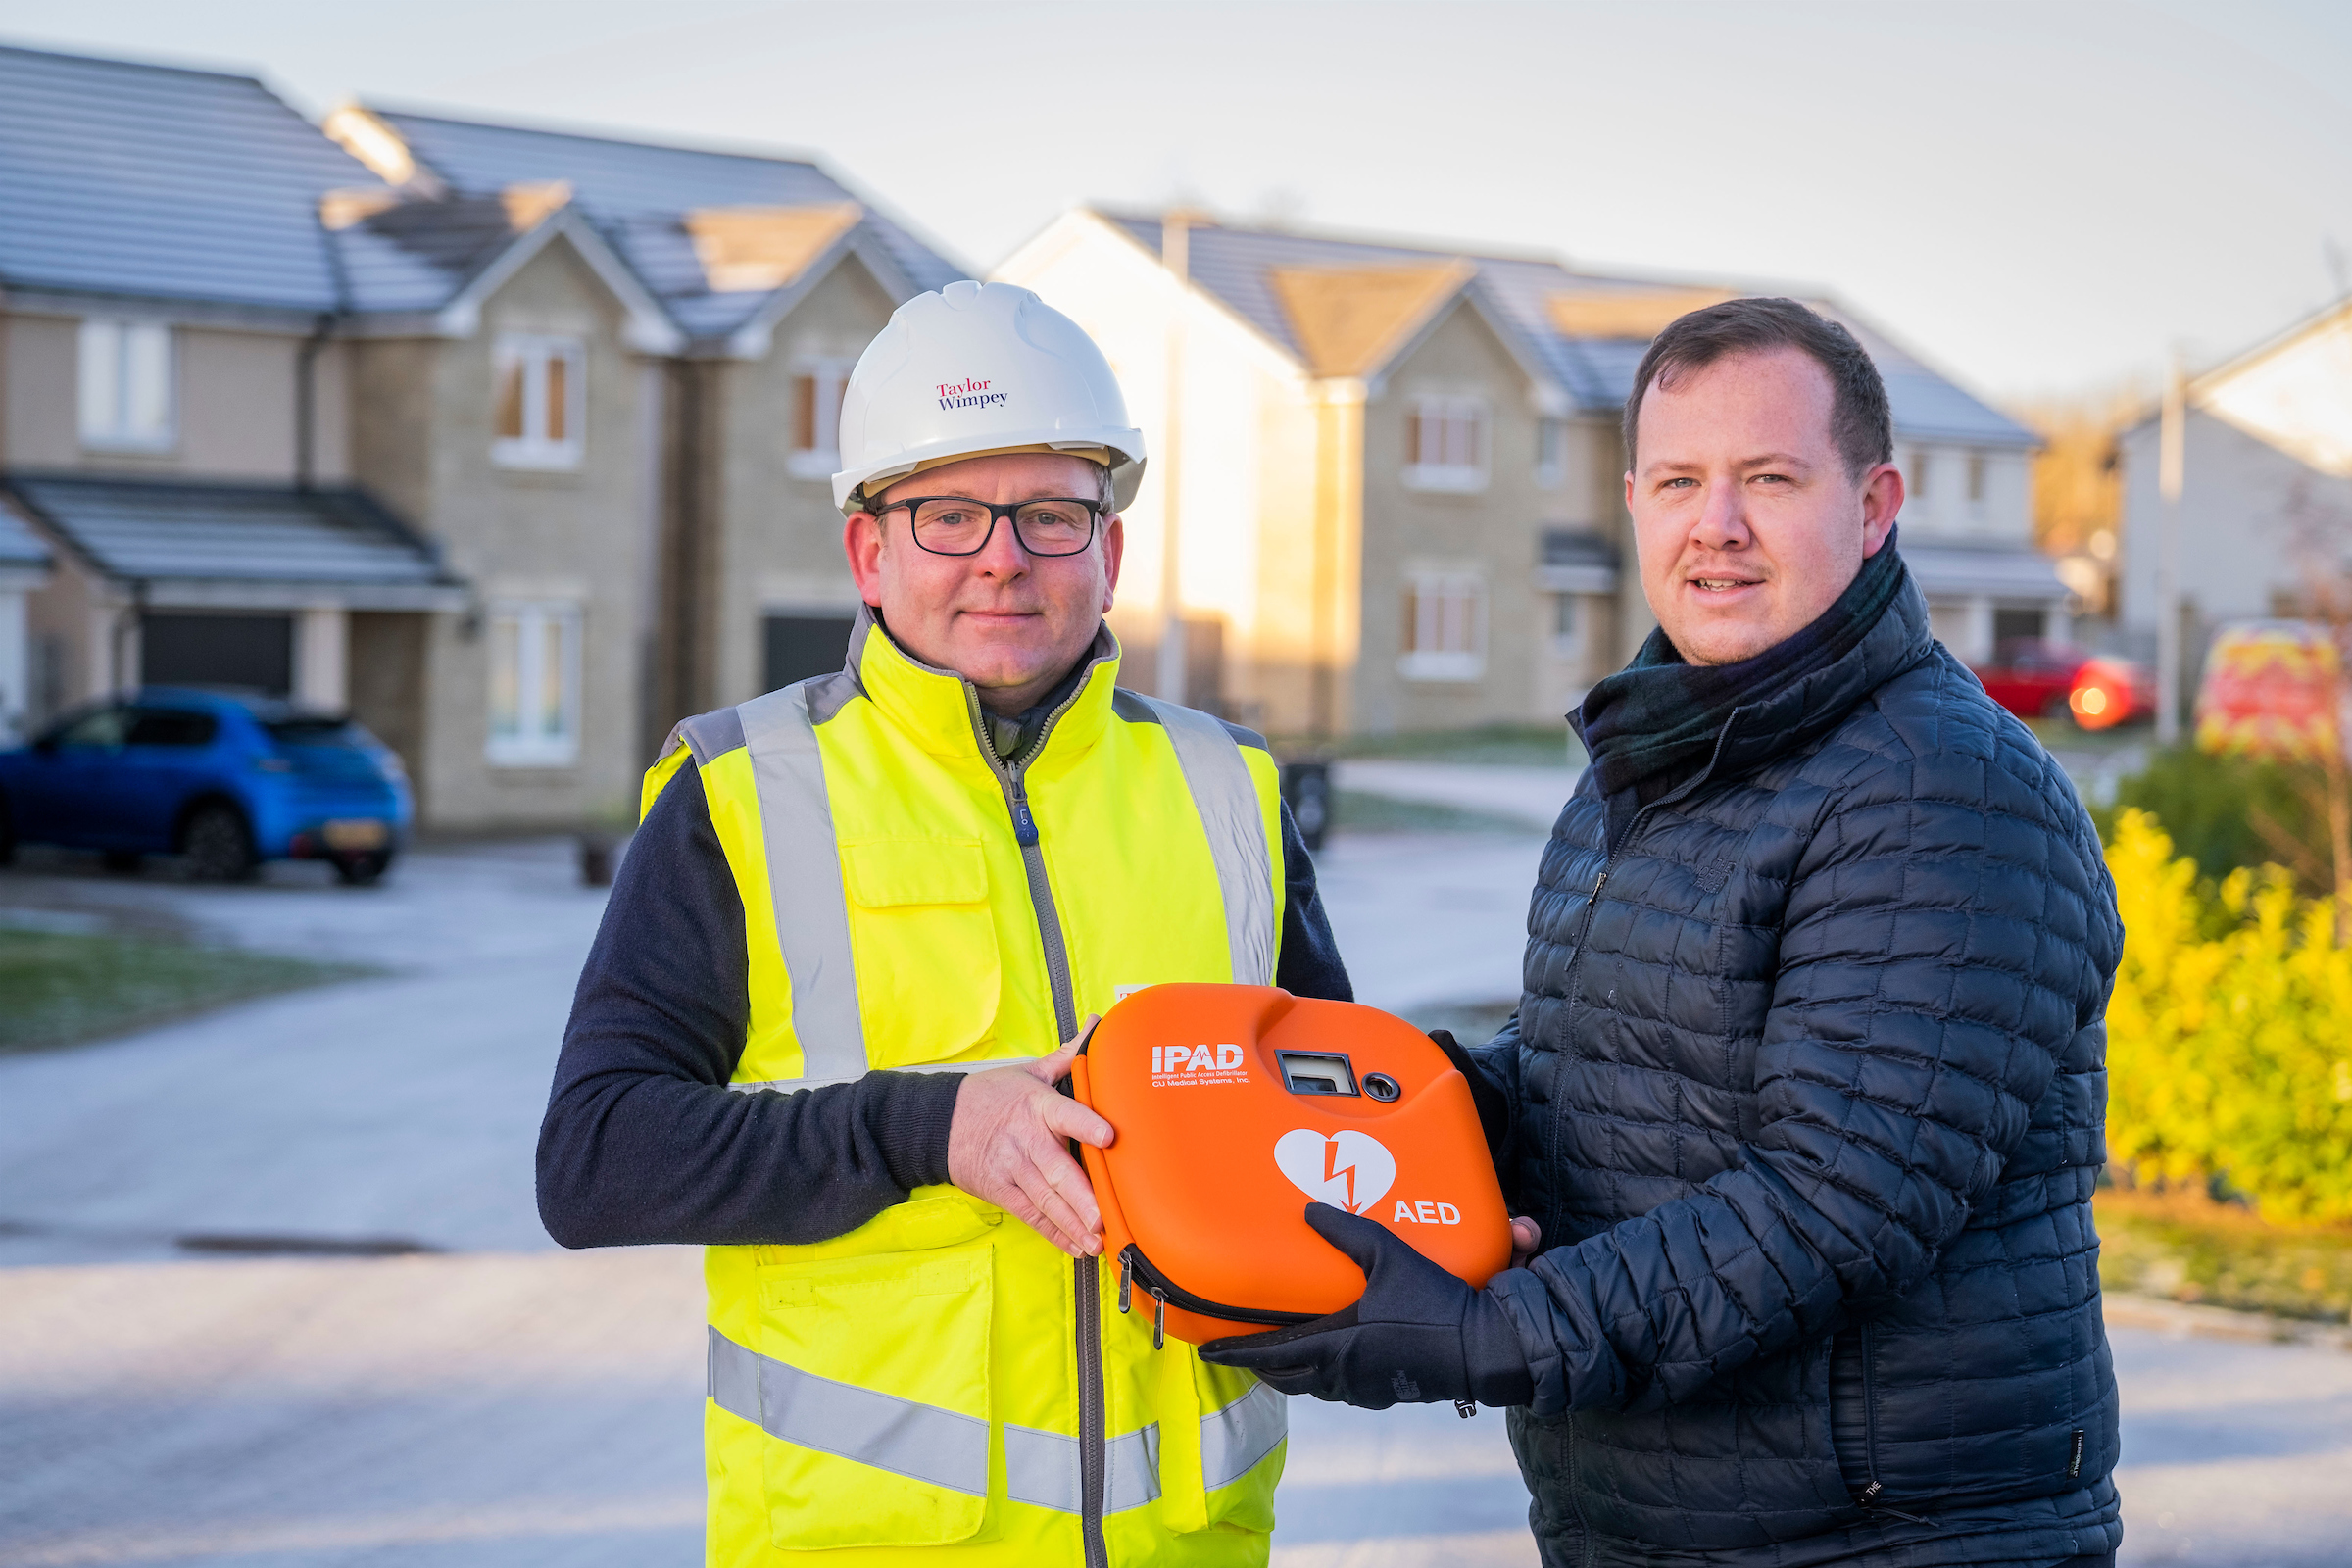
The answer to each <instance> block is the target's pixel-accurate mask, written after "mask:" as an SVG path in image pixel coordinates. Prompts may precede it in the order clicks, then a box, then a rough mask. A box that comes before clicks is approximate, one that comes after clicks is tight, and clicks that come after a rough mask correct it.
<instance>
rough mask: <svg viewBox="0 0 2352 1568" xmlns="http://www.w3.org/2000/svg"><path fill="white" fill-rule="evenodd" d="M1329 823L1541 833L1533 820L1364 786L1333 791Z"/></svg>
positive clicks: (1351, 828)
mask: <svg viewBox="0 0 2352 1568" xmlns="http://www.w3.org/2000/svg"><path fill="white" fill-rule="evenodd" d="M1331 825H1332V827H1333V829H1334V830H1335V831H1340V832H1348V833H1541V832H1543V831H1544V830H1543V829H1542V828H1540V827H1537V826H1535V825H1534V824H1533V823H1529V822H1522V821H1521V820H1519V818H1517V817H1515V816H1504V815H1502V814H1501V813H1499V812H1496V811H1480V810H1474V809H1471V808H1469V807H1466V806H1441V805H1438V804H1437V803H1435V802H1432V801H1400V800H1397V798H1396V797H1395V796H1392V795H1373V794H1371V793H1369V792H1367V791H1364V790H1338V791H1335V792H1334V793H1333V795H1332V809H1331Z"/></svg>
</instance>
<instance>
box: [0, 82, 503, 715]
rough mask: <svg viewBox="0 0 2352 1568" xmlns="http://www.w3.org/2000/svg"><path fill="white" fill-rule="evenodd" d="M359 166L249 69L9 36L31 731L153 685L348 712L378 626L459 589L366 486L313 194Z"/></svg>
mask: <svg viewBox="0 0 2352 1568" xmlns="http://www.w3.org/2000/svg"><path fill="white" fill-rule="evenodd" d="M367 179H368V174H367V172H366V171H365V170H363V169H361V168H360V167H359V166H357V165H356V164H354V163H352V162H351V160H349V159H348V158H346V157H345V156H344V155H343V154H342V153H340V152H338V151H337V150H336V149H335V148H334V147H333V145H332V144H330V143H328V142H326V141H325V140H324V139H322V138H321V137H320V136H319V134H318V132H317V130H316V129H315V128H314V127H312V126H311V125H310V124H309V123H306V122H305V121H304V120H303V119H302V118H301V117H300V116H299V115H296V114H295V113H294V112H293V111H292V110H290V109H288V108H287V107H286V106H285V105H283V104H282V103H280V102H279V101H278V100H277V99H275V98H273V97H272V96H270V93H269V92H268V91H267V90H265V89H264V88H263V87H262V86H261V85H260V84H259V83H258V82H255V81H252V80H250V79H248V78H245V77H239V76H229V75H220V74H215V73H204V72H193V71H176V70H165V69H160V68H155V67H149V66H137V65H126V64H123V63H121V62H116V61H106V60H87V59H79V58H75V57H71V56H64V55H53V54H43V53H36V52H33V51H29V50H21V49H0V212H5V213H6V215H7V219H6V221H4V222H0V509H6V510H9V511H11V512H12V513H13V517H12V518H11V528H12V531H17V530H25V531H30V532H31V533H33V534H34V535H35V536H36V537H37V538H38V539H39V540H40V542H41V546H42V548H43V550H44V551H45V552H46V553H47V554H48V555H49V556H50V558H51V559H52V560H53V563H54V567H53V572H52V575H51V576H50V578H49V580H48V581H47V582H46V583H44V584H43V585H41V586H39V587H36V588H33V589H32V590H31V591H30V593H29V594H28V595H27V596H26V598H25V608H24V614H23V625H24V628H25V638H26V641H27V643H28V647H27V648H26V649H25V653H24V655H23V656H22V660H21V663H22V666H23V667H24V669H25V683H24V690H25V711H26V714H27V718H28V720H29V721H30V722H34V723H38V722H41V721H44V720H46V719H47V718H49V717H51V716H54V715H55V714H56V713H57V712H59V711H61V710H63V709H66V708H68V707H71V706H73V705H75V704H78V703H80V702H82V701H84V700H86V699H89V698H92V697H97V696H101V695H104V694H106V693H110V692H113V691H116V690H119V689H122V688H124V687H127V686H131V685H135V684H138V683H139V682H142V681H148V682H159V681H160V682H170V681H220V682H227V683H232V684H240V685H248V686H254V687H259V688H261V689H264V690H269V691H274V692H277V693H281V694H291V695H295V696H299V697H301V698H303V699H305V700H307V701H310V702H313V703H317V704H319V705H322V706H340V705H342V704H343V703H344V702H345V701H346V700H347V698H348V697H349V696H350V695H351V694H350V693H349V691H348V688H347V685H346V681H347V676H348V671H349V669H350V659H349V645H350V642H351V641H352V640H353V638H354V637H355V636H356V637H358V638H360V639H361V640H365V639H366V638H368V636H369V635H371V633H372V631H373V629H374V617H378V616H399V615H406V614H415V613H424V612H428V611H432V610H452V609H455V608H457V607H459V606H461V605H463V603H464V602H465V591H464V589H463V588H462V586H460V585H459V584H458V583H457V581H456V580H455V579H454V578H453V577H451V576H450V575H449V574H448V573H447V572H446V571H445V570H444V569H443V567H442V565H441V564H440V563H439V561H438V560H437V559H436V557H435V555H434V553H433V551H432V550H431V548H430V547H429V545H427V544H426V543H425V542H424V541H423V540H422V539H420V538H418V537H417V535H415V534H414V533H412V532H410V531H409V530H408V529H407V528H405V527H404V526H402V525H401V524H399V523H397V522H395V521H394V520H393V519H392V518H391V517H390V515H388V514H387V513H385V511H384V510H383V509H382V508H381V507H380V506H378V505H376V504H375V503H374V501H373V499H372V498H370V497H369V496H368V495H367V494H366V493H365V492H364V491H363V490H361V489H360V488H359V487H358V486H357V485H356V484H355V482H354V475H353V468H352V452H351V444H350V440H349V428H350V418H349V382H348V375H347V370H348V361H347V358H346V356H345V355H344V354H343V353H342V351H341V350H340V348H339V347H337V346H336V345H334V344H332V343H331V342H330V341H329V339H328V336H327V328H328V327H329V325H330V324H331V323H332V322H333V321H334V320H335V319H336V316H337V313H338V312H339V311H340V310H341V309H342V306H343V291H342V289H341V287H340V285H339V283H338V280H337V278H336V275H335V268H334V265H333V260H332V257H331V255H330V253H329V251H328V248H327V247H326V246H325V245H324V244H323V243H322V241H321V237H320V231H319V222H318V218H317V211H318V203H319V195H320V193H321V192H323V191H325V190H328V189H330V188H333V187H336V186H338V185H349V184H354V183H357V182H360V181H365V180H367Z"/></svg>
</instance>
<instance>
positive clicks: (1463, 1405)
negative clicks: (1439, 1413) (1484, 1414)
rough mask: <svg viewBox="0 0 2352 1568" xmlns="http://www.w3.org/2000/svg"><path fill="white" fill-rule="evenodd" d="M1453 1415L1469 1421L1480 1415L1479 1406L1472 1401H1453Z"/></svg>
mask: <svg viewBox="0 0 2352 1568" xmlns="http://www.w3.org/2000/svg"><path fill="white" fill-rule="evenodd" d="M1453 1413H1454V1414H1455V1415H1458V1416H1460V1417H1461V1418H1462V1419H1463V1420H1465V1421H1467V1420H1469V1419H1470V1418H1471V1417H1472V1416H1474V1415H1476V1414H1478V1404H1477V1402H1476V1401H1475V1400H1471V1399H1456V1400H1454V1401H1453Z"/></svg>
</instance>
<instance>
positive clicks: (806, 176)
mask: <svg viewBox="0 0 2352 1568" xmlns="http://www.w3.org/2000/svg"><path fill="white" fill-rule="evenodd" d="M324 128H325V130H326V132H327V134H329V135H330V136H333V137H335V138H336V139H337V140H338V141H340V142H341V143H342V144H343V145H344V146H345V147H347V148H349V149H350V150H351V151H352V153H353V154H354V155H355V156H357V157H359V158H361V159H363V160H365V161H366V162H367V163H368V167H369V168H370V169H372V170H374V171H375V172H377V173H378V174H379V175H381V176H382V177H383V178H384V179H385V180H386V181H387V182H388V183H390V184H392V185H394V186H396V187H397V188H399V189H400V190H402V191H403V192H404V193H407V194H409V195H410V196H411V197H412V202H411V203H410V204H409V208H410V209H411V210H414V211H417V212H425V213H429V212H430V211H432V210H433V209H434V207H436V206H437V205H440V204H442V203H445V202H448V201H451V200H462V199H464V198H466V196H467V195H468V193H471V194H473V195H474V196H475V198H476V199H486V198H488V197H490V196H493V195H496V194H497V193H502V192H516V191H534V190H535V191H544V192H549V193H555V192H561V193H562V195H563V197H564V200H565V201H567V203H568V204H569V207H570V210H571V211H573V212H574V213H577V214H579V215H580V216H581V217H582V218H583V219H584V220H585V221H587V222H588V223H589V224H590V225H591V226H592V227H593V228H594V229H595V230H596V231H597V232H598V233H600V234H602V235H603V236H604V237H605V238H606V240H607V242H608V243H609V244H610V246H611V248H612V250H613V253H614V254H615V255H616V256H618V257H619V258H621V259H622V261H623V262H624V264H625V266H626V269H627V270H628V271H629V272H630V274H631V275H633V276H635V277H637V278H640V279H642V280H643V281H644V286H645V287H646V289H647V290H648V291H650V293H651V294H652V296H653V298H654V300H655V301H656V302H658V305H659V308H660V310H661V311H662V313H664V314H665V316H666V318H667V319H669V320H670V321H672V322H674V323H675V327H676V331H677V334H678V338H679V342H678V344H677V345H676V346H675V347H674V348H673V349H672V350H671V351H670V358H669V359H668V360H667V361H666V363H665V365H664V367H663V374H662V377H661V380H660V384H659V385H658V386H649V387H648V388H647V389H646V390H645V392H644V394H643V396H644V397H645V398H646V399H647V400H648V404H647V406H648V408H649V409H654V410H658V411H659V412H658V415H654V416H650V417H649V423H648V426H647V428H648V429H649V430H652V429H658V430H659V431H660V432H661V436H660V439H661V442H662V454H661V459H660V471H661V477H660V490H659V494H658V495H656V496H654V497H652V498H651V499H650V501H649V503H648V504H650V505H651V506H653V507H654V508H655V509H656V511H657V512H658V514H659V518H660V521H659V526H658V530H657V532H656V534H655V537H654V539H653V541H652V545H653V550H654V554H653V555H652V556H651V557H650V558H647V559H646V560H643V561H640V562H637V563H633V564H632V569H633V570H634V571H635V573H636V575H637V577H638V580H639V581H640V582H641V583H642V584H644V585H645V586H646V588H647V589H648V590H649V591H650V593H651V594H652V595H653V596H654V597H653V598H652V599H651V600H649V602H648V606H647V612H646V613H648V615H649V616H650V617H651V619H652V622H653V623H654V624H656V625H658V626H659V628H660V631H659V633H658V637H657V641H656V643H655V645H654V646H653V647H651V648H650V649H649V650H648V652H647V657H648V661H649V668H650V671H651V678H650V682H649V687H648V703H649V716H648V720H647V725H646V732H645V733H646V739H645V743H644V744H645V745H646V746H648V747H650V746H652V745H655V744H658V743H659V741H660V739H661V737H662V734H663V733H665V732H666V731H667V729H668V727H669V725H670V723H671V722H673V721H674V720H675V719H677V718H679V717H682V716H684V715H685V714H688V713H694V712H700V711H705V710H708V709H711V708H717V707H721V706H724V705H727V704H731V703H739V702H743V701H745V700H746V699H748V698H751V697H755V696H758V695H759V694H760V693H761V692H764V691H770V690H773V689H774V688H776V687H778V686H781V685H784V684H787V683H789V682H791V681H794V680H798V679H801V678H802V677H803V676H806V675H810V674H817V673H821V672H822V671H824V670H828V669H833V668H837V667H839V665H840V663H841V661H842V658H843V654H844V651H845V649H846V646H847V643H848V637H849V626H850V621H851V619H852V618H853V617H854V616H855V614H856V613H857V610H858V592H857V588H856V585H855V584H854V583H853V582H852V580H851V577H850V574H849V568H848V565H847V564H846V562H845V561H844V559H843V556H842V550H841V524H842V518H841V514H840V512H839V511H838V510H837V509H836V508H835V507H834V505H833V498H832V486H831V479H832V475H833V473H834V470H835V469H837V468H838V467H840V466H841V465H840V461H839V457H838V454H837V451H836V437H835V424H836V421H837V419H838V417H839V413H840V406H841V389H842V386H843V384H844V382H846V381H847V379H848V377H849V371H850V368H851V367H852V366H853V365H854V364H856V363H857V359H858V354H859V353H861V352H862V351H863V350H864V348H865V345H866V344H867V343H868V342H869V341H871V340H872V338H873V336H874V334H876V333H877V332H879V331H880V330H881V329H882V327H883V325H884V324H885V323H886V322H887V321H888V320H889V319H890V314H891V312H893V311H894V310H896V309H897V308H898V307H899V306H900V305H901V304H902V303H904V302H905V301H907V300H908V299H911V298H912V297H913V296H915V295H916V294H919V293H922V292H924V291H926V290H929V289H936V288H941V287H944V286H945V285H946V284H948V283H950V282H953V281H955V280H956V278H959V277H962V276H964V275H965V272H964V270H963V269H961V268H960V267H958V266H957V265H956V264H955V263H953V262H951V261H949V260H947V259H946V258H945V257H943V256H941V255H940V254H939V253H937V252H936V251H934V250H932V249H931V248H930V247H928V246H927V245H925V244H924V243H923V242H922V241H920V240H919V239H917V238H916V237H915V236H913V235H912V234H911V233H910V232H908V230H907V228H906V227H905V226H904V225H903V224H901V223H899V222H898V221H895V220H894V219H892V218H891V217H890V216H889V215H887V214H885V213H883V212H881V211H879V210H877V209H876V208H875V207H873V205H872V204H871V203H870V202H867V201H866V200H864V199H863V198H861V197H859V196H858V195H857V194H856V193H854V192H853V191H851V190H850V189H848V188H847V187H846V186H844V185H842V184H841V183H840V182H839V181H837V180H835V179H834V178H833V177H832V176H831V175H829V174H827V173H826V172H824V171H823V170H822V169H820V168H818V167H817V166H816V165H814V164H812V163H808V162H803V161H798V160H792V159H782V158H772V157H766V156H759V155H752V154H741V153H727V152H717V151H707V150H699V149H693V148H681V147H668V146H661V145H656V144H651V143H645V142H636V141H625V140H615V139H613V138H611V137H605V136H591V135H578V134H571V133H565V132H561V131H551V130H544V129H533V128H527V127H519V126H511V125H496V124H484V123H474V122H466V121H459V120H452V119H448V118H445V117H440V116H433V115H423V114H416V113H411V112H407V111H403V110H398V109H389V108H369V107H358V106H354V107H350V108H346V109H343V110H339V111H337V112H336V113H334V114H332V115H330V116H328V117H327V119H326V122H325V125H324ZM550 199H552V194H551V198H550ZM403 217H404V215H403V214H401V213H394V214H387V215H385V217H384V218H383V219H380V220H377V221H379V222H383V221H402V220H403Z"/></svg>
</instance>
